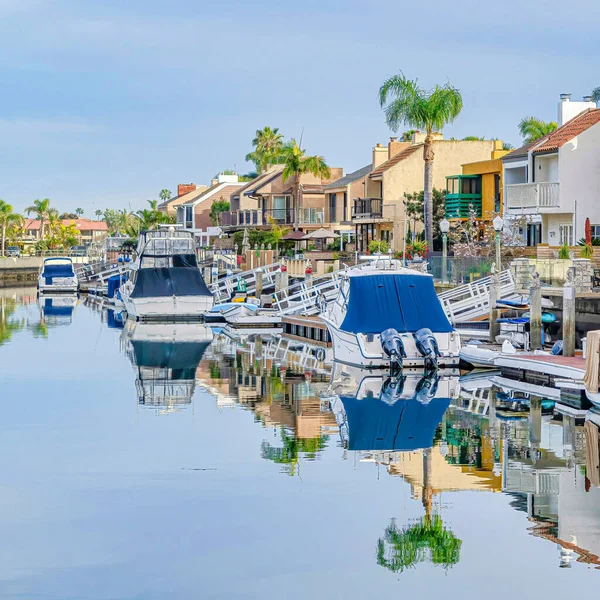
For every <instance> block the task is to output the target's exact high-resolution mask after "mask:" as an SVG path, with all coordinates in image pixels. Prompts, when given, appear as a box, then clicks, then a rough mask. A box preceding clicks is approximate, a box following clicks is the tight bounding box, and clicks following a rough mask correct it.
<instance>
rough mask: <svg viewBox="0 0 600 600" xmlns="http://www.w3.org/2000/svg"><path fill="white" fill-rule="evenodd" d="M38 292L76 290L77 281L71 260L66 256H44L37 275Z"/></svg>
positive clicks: (70, 291) (77, 286)
mask: <svg viewBox="0 0 600 600" xmlns="http://www.w3.org/2000/svg"><path fill="white" fill-rule="evenodd" d="M37 287H38V292H40V293H47V292H69V293H73V292H77V290H78V288H79V283H78V281H77V275H75V271H74V269H73V261H72V260H71V259H70V258H67V257H62V256H61V257H53V258H46V259H44V262H43V264H42V269H41V271H40V274H39V276H38V285H37Z"/></svg>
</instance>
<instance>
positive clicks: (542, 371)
mask: <svg viewBox="0 0 600 600" xmlns="http://www.w3.org/2000/svg"><path fill="white" fill-rule="evenodd" d="M494 364H495V366H496V367H500V369H501V370H502V374H503V375H504V374H506V375H508V376H509V377H511V378H516V379H527V380H529V378H533V379H537V380H538V381H541V382H547V383H551V382H552V381H553V380H554V379H556V378H560V379H572V380H574V381H581V380H582V379H583V377H584V375H585V359H584V358H583V356H553V355H548V354H515V355H509V354H505V355H502V356H499V357H498V358H497V359H496V361H495V363H494ZM528 376H529V378H528Z"/></svg>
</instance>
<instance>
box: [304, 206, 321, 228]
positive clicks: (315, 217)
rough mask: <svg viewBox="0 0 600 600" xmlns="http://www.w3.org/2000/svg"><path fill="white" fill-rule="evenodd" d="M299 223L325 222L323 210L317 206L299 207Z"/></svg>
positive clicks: (315, 223) (313, 223)
mask: <svg viewBox="0 0 600 600" xmlns="http://www.w3.org/2000/svg"><path fill="white" fill-rule="evenodd" d="M298 216H299V217H300V219H299V223H302V224H304V225H322V224H323V223H324V222H325V211H323V210H322V209H319V208H301V209H300V214H299V215H298Z"/></svg>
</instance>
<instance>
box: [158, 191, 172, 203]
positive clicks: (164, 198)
mask: <svg viewBox="0 0 600 600" xmlns="http://www.w3.org/2000/svg"><path fill="white" fill-rule="evenodd" d="M158 197H159V198H160V199H161V201H162V202H166V201H167V200H170V199H171V190H168V189H166V188H165V189H162V190H160V192H159V194H158Z"/></svg>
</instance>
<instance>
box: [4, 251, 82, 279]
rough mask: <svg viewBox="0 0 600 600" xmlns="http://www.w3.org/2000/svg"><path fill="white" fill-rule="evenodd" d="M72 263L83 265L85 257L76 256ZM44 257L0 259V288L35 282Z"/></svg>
mask: <svg viewBox="0 0 600 600" xmlns="http://www.w3.org/2000/svg"><path fill="white" fill-rule="evenodd" d="M71 260H72V261H73V262H74V263H85V262H87V261H88V259H87V258H86V257H82V256H76V257H73V258H72V259H71ZM43 262H44V257H42V256H24V257H22V258H0V287H13V286H16V285H21V284H23V283H28V282H34V283H36V282H37V276H38V273H39V272H40V269H41V267H42V264H43Z"/></svg>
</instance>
